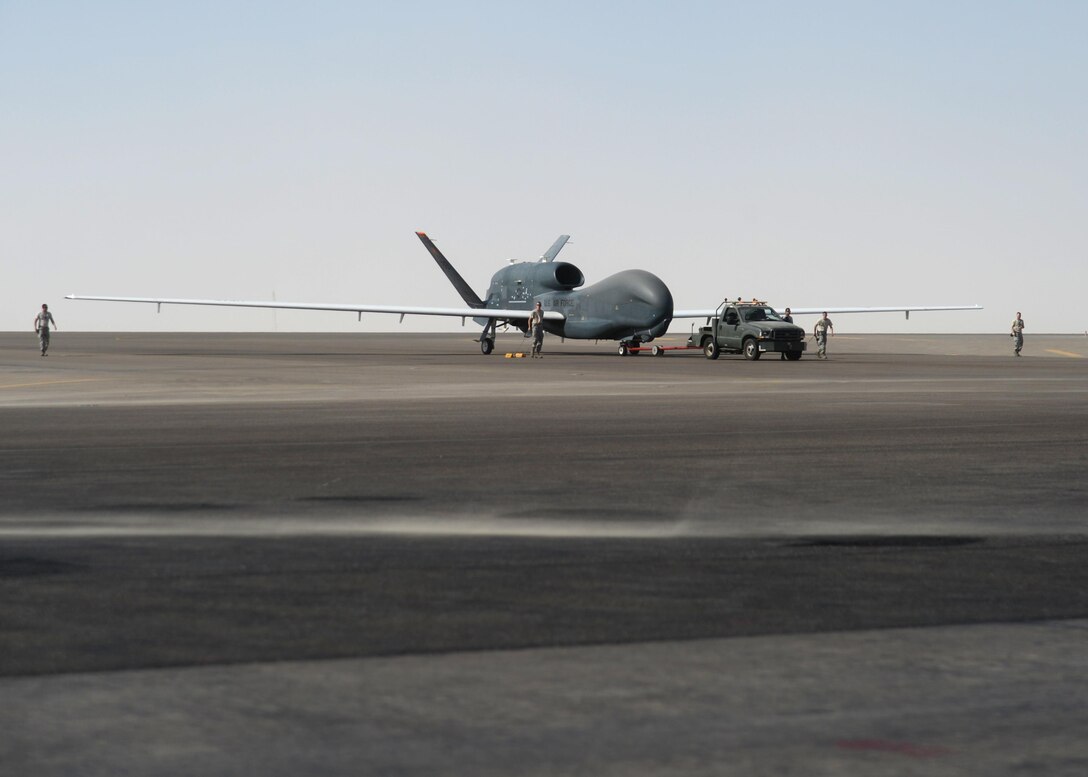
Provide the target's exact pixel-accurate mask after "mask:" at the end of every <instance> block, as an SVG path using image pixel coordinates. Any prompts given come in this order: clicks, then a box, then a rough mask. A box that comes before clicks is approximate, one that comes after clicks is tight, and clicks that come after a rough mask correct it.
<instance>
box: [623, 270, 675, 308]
mask: <svg viewBox="0 0 1088 777" xmlns="http://www.w3.org/2000/svg"><path fill="white" fill-rule="evenodd" d="M631 273H632V276H633V277H632V281H633V283H632V290H633V291H634V296H635V299H636V300H637V301H639V302H641V303H643V304H645V305H647V306H649V307H651V308H653V309H654V310H659V311H661V312H662V313H664V315H666V316H668V317H669V318H671V317H672V292H671V291H669V287H668V286H666V285H665V282H664V281H663V280H661V279H660V278H658V277H657V276H656V275H654V274H653V273H649V272H646V271H645V270H632V271H631Z"/></svg>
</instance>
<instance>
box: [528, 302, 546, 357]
mask: <svg viewBox="0 0 1088 777" xmlns="http://www.w3.org/2000/svg"><path fill="white" fill-rule="evenodd" d="M529 328H530V329H531V330H532V332H533V353H532V358H534V359H543V358H544V356H543V355H542V354H541V353H540V348H541V347H542V346H543V345H544V309H543V308H541V307H540V303H539V302H537V303H536V307H535V308H533V311H532V312H531V313H530V314H529Z"/></svg>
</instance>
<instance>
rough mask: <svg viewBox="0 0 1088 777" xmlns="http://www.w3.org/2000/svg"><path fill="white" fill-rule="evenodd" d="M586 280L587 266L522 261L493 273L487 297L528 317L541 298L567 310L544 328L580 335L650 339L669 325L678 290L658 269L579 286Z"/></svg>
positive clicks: (550, 306)
mask: <svg viewBox="0 0 1088 777" xmlns="http://www.w3.org/2000/svg"><path fill="white" fill-rule="evenodd" d="M584 283H585V277H584V276H583V275H582V271H581V270H579V269H578V268H577V267H575V266H574V265H573V264H569V263H567V262H519V263H516V264H512V265H510V266H509V267H504V268H502V269H501V270H499V271H498V272H497V273H495V275H494V276H492V278H491V285H490V286H489V287H488V291H487V297H486V299H485V300H484V303H485V305H486V306H487V307H489V308H501V309H506V310H519V309H524V310H525V315H526V317H528V315H529V312H530V311H531V310H532V309H533V306H534V305H535V303H537V302H540V305H541V307H542V308H543V309H544V310H546V311H547V310H555V311H558V312H560V313H562V314H563V316H564V318H563V320H562V321H558V320H548V319H545V321H544V331H546V332H548V333H549V334H553V335H558V336H559V337H570V338H573V339H579V340H629V341H634V342H646V341H649V340H652V339H653V338H655V337H660V336H661V335H663V334H664V333H665V330H667V329H668V328H669V323H670V322H671V321H672V310H673V302H672V292H670V291H669V287H668V286H666V285H665V283H664V281H662V280H661V279H660V278H658V277H657V276H656V275H654V274H653V273H649V272H646V271H645V270H624V271H622V272H618V273H616V274H615V275H610V276H608V277H607V278H605V279H604V280H602V281H600V282H599V283H595V284H593V285H592V286H586V287H585V288H579V287H581V286H582V285H583V284H584ZM514 323H515V324H517V323H519V322H514ZM520 328H522V329H524V328H525V325H524V324H521V325H520Z"/></svg>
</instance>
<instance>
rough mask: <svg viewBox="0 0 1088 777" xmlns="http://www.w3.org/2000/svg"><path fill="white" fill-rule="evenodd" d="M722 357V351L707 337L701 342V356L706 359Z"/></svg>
mask: <svg viewBox="0 0 1088 777" xmlns="http://www.w3.org/2000/svg"><path fill="white" fill-rule="evenodd" d="M721 355H722V349H721V348H719V347H718V344H717V343H716V342H714V341H713V340H712V339H710V338H709V337H708V338H707V339H706V340H704V341H703V356H705V357H706V358H708V359H717V358H718V357H719V356H721Z"/></svg>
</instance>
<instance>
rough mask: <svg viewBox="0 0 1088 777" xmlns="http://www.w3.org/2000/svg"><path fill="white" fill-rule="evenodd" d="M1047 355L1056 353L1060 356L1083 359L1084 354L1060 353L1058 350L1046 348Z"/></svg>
mask: <svg viewBox="0 0 1088 777" xmlns="http://www.w3.org/2000/svg"><path fill="white" fill-rule="evenodd" d="M1043 350H1044V351H1046V352H1047V353H1056V354H1058V356H1072V357H1073V358H1074V359H1083V358H1084V354H1082V353H1070V352H1069V351H1059V350H1058V349H1057V348H1044V349H1043Z"/></svg>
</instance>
